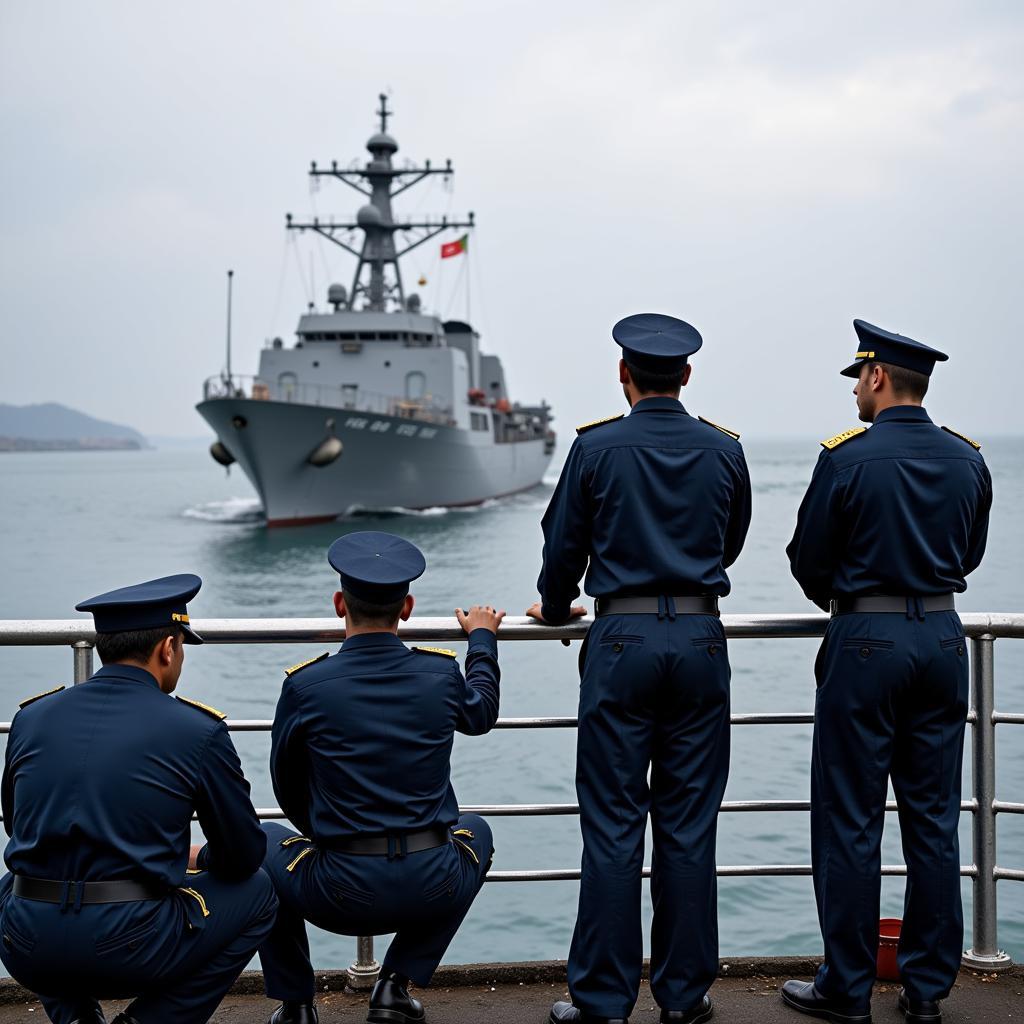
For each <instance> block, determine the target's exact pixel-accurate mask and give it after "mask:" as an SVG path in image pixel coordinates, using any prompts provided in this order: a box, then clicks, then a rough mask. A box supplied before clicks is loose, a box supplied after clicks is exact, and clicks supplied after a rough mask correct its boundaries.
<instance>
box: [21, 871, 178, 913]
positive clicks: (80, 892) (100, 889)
mask: <svg viewBox="0 0 1024 1024" xmlns="http://www.w3.org/2000/svg"><path fill="white" fill-rule="evenodd" d="M14 895H15V896H20V897H21V898H22V899H25V900H36V901H38V902H40V903H67V904H72V905H77V906H81V905H82V904H85V903H135V902H136V901H138V900H162V899H163V898H164V897H165V896H166V895H167V888H166V886H161V885H157V884H155V883H147V882H132V881H127V880H125V881H121V882H58V881H55V880H53V879H50V878H28V877H27V876H25V875H15V876H14Z"/></svg>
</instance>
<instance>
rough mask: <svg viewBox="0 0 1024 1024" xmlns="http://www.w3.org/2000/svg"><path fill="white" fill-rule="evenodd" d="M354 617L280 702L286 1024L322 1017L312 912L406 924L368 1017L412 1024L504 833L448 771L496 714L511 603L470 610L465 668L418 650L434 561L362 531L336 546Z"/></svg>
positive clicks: (374, 923) (279, 877) (292, 674)
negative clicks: (466, 802) (415, 639)
mask: <svg viewBox="0 0 1024 1024" xmlns="http://www.w3.org/2000/svg"><path fill="white" fill-rule="evenodd" d="M327 557H328V560H329V561H330V563H331V565H332V566H333V567H334V569H335V570H336V571H337V572H338V574H339V575H340V577H341V587H342V589H341V591H340V592H338V593H336V594H335V595H334V608H335V611H336V612H337V614H338V615H339V617H341V618H344V619H345V642H344V643H343V644H342V647H341V650H340V651H338V653H336V654H334V655H331V656H328V655H327V654H323V655H321V656H320V657H319V658H314V659H312V661H309V662H303V663H302V664H299V665H296V666H295V667H294V668H291V669H289V670H288V672H287V678H286V680H285V683H284V687H283V689H282V691H281V699H280V701H279V702H278V705H277V713H276V715H275V717H274V727H273V733H272V746H271V755H270V771H271V776H272V778H273V782H274V792H275V793H276V794H277V797H278V800H279V801H280V803H281V807H282V808H283V810H284V812H285V814H287V816H288V817H289V818H290V819H291V821H292V822H293V823H294V824H295V825H296V826H298V828H299V829H300V830H301V833H295V832H293V831H291V830H289V829H287V828H284V827H283V826H281V825H277V824H267V825H264V830H265V832H266V833H267V840H268V842H267V860H266V869H267V872H268V873H269V874H270V876H271V878H272V879H273V881H274V885H275V887H276V889H277V891H278V895H279V897H280V900H281V910H280V913H279V915H278V919H277V924H276V925H275V927H274V930H273V932H272V933H271V935H270V937H269V939H268V940H267V941H266V942H265V943H264V944H263V945H262V946H261V947H260V961H261V963H262V965H263V975H264V980H265V983H266V991H267V995H268V996H270V997H272V998H276V999H280V1000H281V1001H282V1006H280V1007H279V1008H278V1009H277V1010H275V1011H274V1013H273V1015H272V1016H271V1018H270V1020H271V1022H272V1024H312V1022H315V1021H316V1020H317V1013H316V1008H315V1006H314V1005H313V968H312V965H311V964H310V959H309V944H308V942H307V939H306V921H310V922H312V923H313V924H314V925H316V926H317V927H319V928H324V929H326V930H327V931H331V932H336V933H339V934H342V935H374V934H382V933H386V932H395V933H396V935H395V939H394V941H393V942H392V943H391V947H390V948H389V949H388V952H387V956H386V957H385V958H384V964H383V967H382V969H381V974H380V979H379V980H378V982H377V984H376V986H375V987H374V990H373V993H372V994H371V996H370V1009H369V1014H368V1016H367V1020H368V1021H371V1022H381V1024H414V1022H417V1021H422V1020H423V1019H424V1013H423V1007H422V1006H421V1004H420V1003H419V1002H418V1001H417V1000H416V999H413V998H412V997H411V996H410V995H409V992H408V984H409V982H410V981H412V982H415V984H417V985H421V986H422V985H426V984H428V983H429V981H430V979H431V977H432V976H433V974H434V971H435V969H436V968H437V965H438V964H439V963H440V961H441V957H442V956H443V955H444V952H445V950H446V949H447V948H448V945H449V944H450V943H451V941H452V939H453V938H454V937H455V933H456V931H457V930H458V928H459V925H460V924H461V923H462V920H463V918H464V917H465V916H466V914H467V912H468V911H469V908H470V905H471V904H472V903H473V900H474V899H475V898H476V895H477V893H478V892H479V891H480V887H481V886H482V885H483V881H484V876H485V874H486V873H487V869H488V868H489V867H490V861H491V856H492V854H493V848H492V845H491V830H490V828H489V827H488V826H487V824H486V823H485V822H484V820H483V819H482V818H479V817H477V816H476V815H464V816H463V817H461V818H460V817H459V809H458V803H457V802H456V799H455V793H454V791H453V789H452V785H451V781H450V758H451V752H452V742H453V739H454V735H455V733H456V732H461V733H466V734H467V735H471V736H479V735H482V734H483V733H486V732H489V731H490V729H491V727H492V726H493V725H494V722H495V720H496V719H497V717H498V681H499V672H498V645H497V641H496V638H495V634H496V633H497V630H498V626H499V624H500V623H501V620H502V618H503V617H504V614H505V613H504V612H495V611H494V609H493V608H490V607H487V608H479V607H475V608H472V609H470V611H469V613H468V614H467V613H464V612H463V611H462V610H461V609H459V610H457V615H458V618H459V622H460V623H461V625H462V627H463V629H464V630H465V631H466V632H467V633H468V634H469V651H468V654H467V655H466V676H465V677H463V674H462V672H461V671H460V670H459V665H458V662H457V661H456V660H455V654H454V652H453V651H445V650H439V649H435V648H431V647H420V648H413V649H412V650H410V649H409V648H407V647H406V646H405V645H404V644H403V643H402V642H401V640H399V639H398V623H399V621H404V620H406V619H408V618H409V616H410V614H411V613H412V608H413V598H412V595H411V594H409V584H410V582H411V581H412V580H415V579H418V578H419V577H420V576H421V575H422V574H423V571H424V569H425V568H426V563H425V561H424V559H423V555H422V554H420V552H419V551H418V550H417V549H416V548H415V547H414V546H413V545H412V544H410V543H408V542H407V541H405V540H402V539H401V538H400V537H395V536H392V535H391V534H387V533H369V532H367V533H353V534H349V535H348V536H346V537H342V538H341V539H340V540H337V541H335V542H334V544H332V545H331V548H330V551H329V552H328V556H327Z"/></svg>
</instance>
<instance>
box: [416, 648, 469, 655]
mask: <svg viewBox="0 0 1024 1024" xmlns="http://www.w3.org/2000/svg"><path fill="white" fill-rule="evenodd" d="M413 650H414V651H419V652H420V654H443V655H444V656H445V657H446V658H457V657H458V655H457V654H456V653H455V652H454V651H449V650H448V648H447V647H414V648H413Z"/></svg>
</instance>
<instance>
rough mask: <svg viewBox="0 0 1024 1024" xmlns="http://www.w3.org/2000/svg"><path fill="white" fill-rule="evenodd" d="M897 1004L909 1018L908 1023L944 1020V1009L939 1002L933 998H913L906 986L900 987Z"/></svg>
mask: <svg viewBox="0 0 1024 1024" xmlns="http://www.w3.org/2000/svg"><path fill="white" fill-rule="evenodd" d="M896 1005H897V1006H898V1007H899V1009H900V1013H902V1014H903V1016H904V1017H906V1018H907V1024H939V1022H940V1021H941V1020H942V1010H940V1009H939V1004H938V1003H937V1002H933V1001H932V1000H931V999H911V998H910V996H908V995H907V990H906V989H905V988H901V989H900V996H899V999H897V1000H896Z"/></svg>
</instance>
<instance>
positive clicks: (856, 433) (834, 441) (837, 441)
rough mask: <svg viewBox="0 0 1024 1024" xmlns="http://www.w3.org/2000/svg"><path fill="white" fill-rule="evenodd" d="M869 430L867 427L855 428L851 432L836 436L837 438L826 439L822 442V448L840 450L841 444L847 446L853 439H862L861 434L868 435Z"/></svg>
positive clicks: (847, 431)
mask: <svg viewBox="0 0 1024 1024" xmlns="http://www.w3.org/2000/svg"><path fill="white" fill-rule="evenodd" d="M867 430H868V428H867V427H853V428H852V429H851V430H844V431H843V432H842V433H841V434H836V436H835V437H828V438H826V439H825V440H824V441H822V442H821V447H822V448H827V449H828V450H829V451H832V449H833V448H838V447H839V446H840V445H841V444H846V442H847V441H849V440H850V438H851V437H860V435H861V434H866V433H867Z"/></svg>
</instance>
